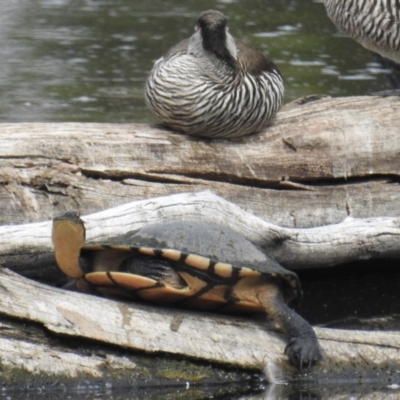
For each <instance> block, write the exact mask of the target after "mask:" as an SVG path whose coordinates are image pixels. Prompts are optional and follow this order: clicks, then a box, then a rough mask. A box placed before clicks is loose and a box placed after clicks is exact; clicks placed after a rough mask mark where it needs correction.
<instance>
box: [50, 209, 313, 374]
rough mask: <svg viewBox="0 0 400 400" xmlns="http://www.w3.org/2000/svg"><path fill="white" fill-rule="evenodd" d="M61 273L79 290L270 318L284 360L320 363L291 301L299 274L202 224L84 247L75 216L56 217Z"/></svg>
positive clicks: (159, 226)
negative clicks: (282, 342) (282, 337)
mask: <svg viewBox="0 0 400 400" xmlns="http://www.w3.org/2000/svg"><path fill="white" fill-rule="evenodd" d="M52 241H53V245H54V253H55V259H56V262H57V264H58V267H59V268H60V269H61V270H62V271H63V272H64V273H65V274H66V275H67V276H68V277H70V278H73V279H74V282H75V289H76V290H80V291H85V292H97V293H99V294H103V295H112V296H113V295H119V296H128V297H132V298H139V299H143V300H146V301H150V302H154V303H162V304H163V305H178V306H179V307H185V308H194V309H202V310H216V311H232V312H234V311H240V312H246V313H247V312H260V311H261V312H264V313H265V312H266V313H267V314H269V315H270V316H271V317H272V319H273V320H274V321H275V322H277V323H278V325H280V327H281V329H282V330H283V331H284V332H285V333H286V335H287V336H288V343H287V345H286V348H285V354H286V355H287V356H288V359H289V362H290V363H291V364H292V365H294V366H296V367H298V368H299V369H303V368H308V367H310V366H313V365H315V364H317V363H318V362H319V361H320V359H321V349H320V346H319V343H318V339H317V337H316V335H315V332H314V330H313V329H312V327H311V326H310V324H309V323H308V322H307V321H306V320H304V319H303V318H302V317H301V316H300V315H299V314H297V313H296V312H295V311H294V310H292V309H291V308H290V307H289V306H288V305H287V303H288V302H290V301H291V300H293V299H294V298H296V297H300V296H301V287H300V283H299V279H298V277H297V275H296V274H295V273H294V272H292V271H289V270H286V269H285V268H283V267H282V266H281V265H280V264H279V263H278V262H277V261H275V260H274V259H273V258H271V257H269V256H268V255H267V254H265V252H263V251H261V250H260V249H259V248H258V247H256V246H255V245H254V244H253V243H251V242H250V241H249V240H247V239H246V238H245V237H244V236H243V235H242V234H240V233H239V232H237V231H235V230H233V229H231V228H229V227H228V226H225V225H221V224H217V223H210V222H201V221H169V222H162V223H154V224H150V225H146V226H144V227H142V228H140V229H138V230H133V231H129V232H127V233H124V234H121V235H118V236H116V237H113V238H111V239H110V240H107V243H104V244H101V245H99V244H85V225H84V222H83V220H82V219H81V218H80V217H79V215H78V214H77V213H76V212H73V211H68V212H66V213H64V214H62V215H60V216H57V217H55V218H54V219H53V228H52Z"/></svg>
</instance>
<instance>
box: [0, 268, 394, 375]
mask: <svg viewBox="0 0 400 400" xmlns="http://www.w3.org/2000/svg"><path fill="white" fill-rule="evenodd" d="M0 288H1V291H2V296H1V297H0V313H2V314H7V315H8V316H12V317H15V318H18V319H22V320H26V321H28V322H35V323H36V324H40V325H42V326H43V327H45V328H46V329H47V330H48V331H49V332H51V333H52V334H56V335H60V334H61V335H62V337H69V338H74V340H77V341H78V340H79V339H82V338H85V339H89V340H95V341H97V342H100V343H108V344H112V345H116V346H120V347H123V348H127V349H136V350H142V351H145V352H147V353H153V354H158V353H160V352H161V353H168V354H174V355H181V356H182V355H184V356H186V357H189V358H195V359H202V360H207V361H212V362H217V363H223V364H228V365H235V366H238V367H241V368H252V369H257V370H264V369H266V368H268V367H271V366H272V365H273V366H274V368H278V370H279V374H280V375H281V376H282V377H284V378H285V379H288V380H289V379H292V376H293V374H296V375H297V374H298V372H297V371H295V370H294V369H293V368H291V367H290V366H289V365H288V363H287V360H286V356H284V355H283V351H284V347H285V340H284V337H283V336H282V335H281V334H280V333H279V332H274V331H268V330H267V329H266V327H267V326H266V324H265V321H263V320H260V321H255V320H251V319H250V318H247V319H243V318H237V317H225V316H219V315H215V314H206V313H188V312H187V311H179V310H176V309H163V310H162V312H160V309H159V308H155V307H151V306H145V305H139V304H135V303H129V302H118V301H113V300H108V299H104V298H99V297H95V296H91V295H86V294H81V293H74V292H68V291H65V290H62V289H56V288H51V287H48V286H45V285H42V284H39V283H36V282H33V281H30V280H28V279H26V278H23V277H21V276H19V275H17V274H14V273H12V272H10V271H7V270H0ZM316 333H317V335H318V338H319V340H320V344H321V347H322V349H323V351H324V359H323V362H322V364H321V365H320V366H318V367H316V368H315V369H314V370H313V371H312V372H307V374H308V375H307V376H308V377H309V378H310V377H311V378H312V379H316V378H317V377H319V378H321V377H322V376H325V377H326V376H327V375H328V376H329V377H330V379H336V378H337V377H338V376H340V375H341V374H348V375H347V376H348V377H350V376H351V374H353V373H356V374H357V377H358V378H359V376H360V375H361V374H363V373H365V374H366V376H367V375H368V374H370V373H372V371H373V370H374V369H376V368H377V367H378V366H379V367H382V368H383V367H386V368H388V369H390V371H391V373H394V374H396V372H395V371H393V367H394V366H395V365H398V364H399V359H400V345H399V341H400V340H399V339H400V333H398V332H368V331H364V332H362V331H351V332H349V331H343V330H338V329H323V328H317V329H316ZM21 350H22V349H21ZM24 354H25V353H24V352H23V353H22V357H24ZM25 355H29V352H27V353H26V354H25ZM3 356H4V357H5V359H7V360H8V359H12V357H15V353H13V352H12V351H11V350H9V352H5V353H2V359H3ZM18 356H19V357H21V354H19V355H18ZM42 358H43V360H42ZM60 360H61V362H63V361H65V360H66V358H65V357H60ZM94 361H96V360H94ZM3 362H4V360H3ZM97 362H98V363H100V361H99V360H97ZM125 362H126V363H128V364H129V362H128V361H127V360H126V361H125ZM47 363H48V360H47V358H46V357H45V354H44V355H43V356H41V357H39V358H36V359H35V363H34V364H35V367H34V368H37V370H38V371H39V370H40V368H43V366H42V364H43V365H46V364H47ZM38 364H40V368H39V367H38V366H37V365H38ZM58 364H59V363H58ZM100 364H101V363H100ZM47 365H51V367H52V369H53V371H54V372H55V373H56V374H58V373H60V371H57V369H56V368H55V367H53V366H52V364H47ZM77 365H78V367H77ZM130 367H131V368H134V365H131V366H130ZM32 368H33V367H32ZM75 368H82V369H85V360H81V359H79V358H77V359H76V360H75V362H74V363H73V365H71V369H72V370H74V369H75ZM91 368H93V369H94V373H95V371H96V370H97V368H94V366H93V365H92V366H91ZM88 369H89V366H88ZM61 371H62V369H61ZM397 375H398V371H397ZM393 377H394V376H392V378H393Z"/></svg>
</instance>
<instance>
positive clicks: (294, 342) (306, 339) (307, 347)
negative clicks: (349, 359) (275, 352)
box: [257, 283, 322, 369]
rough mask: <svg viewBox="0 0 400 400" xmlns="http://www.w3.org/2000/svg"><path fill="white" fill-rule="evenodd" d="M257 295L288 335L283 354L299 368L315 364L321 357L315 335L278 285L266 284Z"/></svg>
mask: <svg viewBox="0 0 400 400" xmlns="http://www.w3.org/2000/svg"><path fill="white" fill-rule="evenodd" d="M260 289H261V288H260ZM257 297H258V300H259V301H260V303H261V304H262V305H263V306H264V308H265V310H266V311H267V313H268V314H269V315H271V317H272V318H273V319H274V320H275V321H276V322H277V323H278V324H279V325H280V327H281V328H282V329H283V331H284V332H285V333H286V335H287V336H288V344H287V346H286V348H285V354H286V355H287V356H288V357H289V360H290V362H291V364H293V365H295V366H296V367H298V368H299V369H303V368H308V367H311V366H313V365H315V364H317V363H318V362H319V361H320V360H321V358H322V354H321V348H320V346H319V344H318V339H317V336H316V335H315V332H314V330H313V329H312V327H311V325H310V324H309V323H308V322H307V321H306V320H305V319H303V318H302V317H301V316H300V315H299V314H297V313H296V312H295V311H293V310H292V309H291V308H289V307H288V306H287V304H286V302H285V300H284V298H283V295H282V291H281V289H280V287H279V286H278V285H277V284H275V283H269V284H266V285H265V286H264V288H263V289H262V290H259V291H258V295H257Z"/></svg>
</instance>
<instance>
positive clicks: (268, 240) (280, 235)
mask: <svg viewBox="0 0 400 400" xmlns="http://www.w3.org/2000/svg"><path fill="white" fill-rule="evenodd" d="M83 219H84V220H85V222H86V228H87V232H86V235H87V236H86V237H87V240H88V242H91V243H102V242H106V240H107V238H109V237H113V236H116V235H117V234H120V233H121V232H129V231H132V230H136V229H139V228H141V227H142V226H144V225H146V224H151V223H155V222H165V221H171V220H200V221H209V222H217V223H221V224H225V225H228V226H230V227H231V228H232V229H235V230H237V231H238V232H241V233H242V234H243V235H244V236H245V237H247V238H248V239H249V240H250V241H251V242H253V243H255V244H257V245H259V246H260V247H262V248H263V249H264V251H266V252H267V253H268V254H270V255H271V256H273V257H274V258H276V259H277V260H278V261H279V262H280V263H281V264H282V265H284V266H286V267H288V268H290V269H294V270H296V269H304V268H312V267H314V268H315V267H318V268H319V267H327V266H333V265H338V264H343V263H345V262H349V261H355V260H366V259H370V258H399V257H400V240H399V238H400V218H389V217H388V218H365V219H361V218H359V219H356V218H347V219H345V220H344V221H343V222H341V223H338V224H334V225H328V226H324V227H316V228H308V229H294V228H285V227H280V226H277V225H274V224H271V223H269V222H266V221H264V220H263V219H261V218H259V217H257V216H255V215H253V214H251V213H249V212H246V211H244V210H242V209H241V208H240V207H238V206H236V205H234V204H232V203H230V202H228V201H226V200H224V199H223V198H221V197H219V196H216V195H214V194H212V193H210V192H201V193H186V194H178V195H171V196H166V197H159V198H155V199H149V200H142V201H137V202H132V203H128V204H125V205H122V206H119V207H115V208H113V209H109V210H105V211H102V212H99V213H96V214H91V215H88V216H85V217H83ZM50 236H51V221H46V222H40V223H33V224H25V225H9V226H7V225H5V226H0V262H1V263H2V264H3V265H6V266H8V267H12V269H14V270H16V271H19V272H22V271H21V269H18V268H19V266H21V265H22V264H25V263H28V264H29V260H32V258H33V257H34V256H35V255H40V254H44V253H47V254H51V253H52V243H51V239H50Z"/></svg>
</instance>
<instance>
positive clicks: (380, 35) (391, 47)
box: [324, 0, 400, 63]
mask: <svg viewBox="0 0 400 400" xmlns="http://www.w3.org/2000/svg"><path fill="white" fill-rule="evenodd" d="M324 2H325V7H326V10H327V12H328V16H329V18H330V19H331V20H332V21H333V22H334V24H335V25H336V26H337V27H338V29H340V30H341V31H343V32H345V33H347V34H348V35H349V36H351V37H352V38H353V39H355V40H357V41H358V42H359V43H361V44H362V45H363V46H364V47H366V48H367V49H369V50H372V51H374V52H376V53H379V54H380V55H381V56H383V57H386V58H389V59H391V60H393V61H396V62H398V63H400V0H324Z"/></svg>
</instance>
